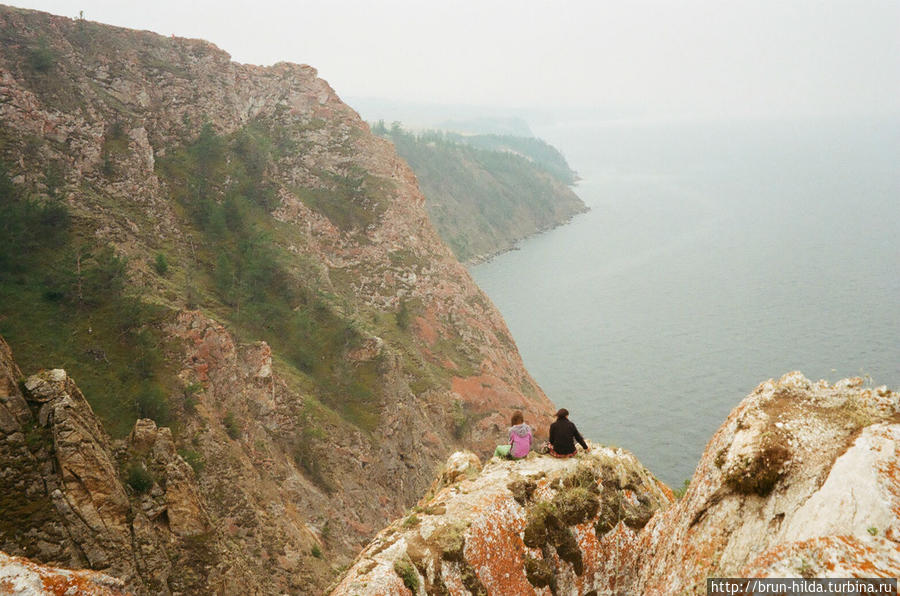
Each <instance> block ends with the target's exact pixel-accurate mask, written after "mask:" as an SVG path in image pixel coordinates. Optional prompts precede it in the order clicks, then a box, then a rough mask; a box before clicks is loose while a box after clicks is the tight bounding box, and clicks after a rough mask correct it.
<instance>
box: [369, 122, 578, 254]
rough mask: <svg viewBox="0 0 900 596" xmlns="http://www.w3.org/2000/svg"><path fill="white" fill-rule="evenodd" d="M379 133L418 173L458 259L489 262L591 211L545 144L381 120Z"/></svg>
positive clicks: (572, 177) (436, 220)
mask: <svg viewBox="0 0 900 596" xmlns="http://www.w3.org/2000/svg"><path fill="white" fill-rule="evenodd" d="M373 131H374V132H375V133H376V134H379V135H381V136H384V137H385V138H387V139H390V140H391V142H393V143H394V146H395V147H396V148H397V153H398V154H399V155H400V157H402V158H403V159H404V160H406V162H407V163H409V165H410V167H412V169H413V171H414V172H415V174H416V177H417V179H418V182H419V186H420V187H421V188H422V192H423V193H424V194H425V208H426V210H427V211H428V216H429V218H430V219H431V222H432V223H433V224H434V226H435V228H436V229H437V231H438V233H439V234H440V235H441V238H443V240H444V242H446V243H447V245H448V246H449V247H450V248H451V249H452V250H453V254H455V255H456V257H457V258H458V259H459V260H460V261H467V262H470V263H475V262H479V261H483V260H484V259H487V258H490V257H491V256H494V255H496V254H497V253H501V252H504V251H507V250H510V249H512V248H514V247H515V246H516V244H517V243H518V242H519V241H520V240H522V239H524V238H526V237H528V236H531V235H533V234H536V233H538V232H542V231H545V230H548V229H550V228H553V227H556V226H559V225H562V224H564V223H566V222H568V221H569V220H571V219H572V217H574V216H575V215H577V214H579V213H583V212H585V211H587V207H586V206H585V204H584V203H583V202H582V201H581V199H580V198H578V196H577V195H576V194H575V193H574V192H573V191H572V189H571V188H570V185H571V184H574V182H575V181H576V180H577V174H576V173H575V172H574V171H572V170H571V168H569V164H568V163H566V160H565V158H563V156H562V154H561V153H559V151H557V150H556V149H555V148H554V147H552V146H550V145H548V144H547V143H545V142H543V141H541V140H540V139H536V138H533V137H532V138H523V137H513V136H500V135H466V136H463V135H459V134H454V133H448V132H442V131H427V132H423V133H420V134H415V133H411V132H408V131H405V130H403V129H402V128H400V127H399V126H396V125H395V126H392V127H391V128H390V129H388V128H386V127H385V126H384V123H382V122H378V123H376V124H375V126H374V127H373Z"/></svg>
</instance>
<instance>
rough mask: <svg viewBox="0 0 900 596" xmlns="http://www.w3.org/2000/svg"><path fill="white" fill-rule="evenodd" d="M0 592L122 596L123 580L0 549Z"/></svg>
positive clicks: (14, 595)
mask: <svg viewBox="0 0 900 596" xmlns="http://www.w3.org/2000/svg"><path fill="white" fill-rule="evenodd" d="M0 594H3V595H4V596H34V595H36V594H37V595H41V594H46V595H47V596H87V595H88V594H90V595H91V596H124V595H125V594H126V592H125V582H123V581H122V580H120V579H116V578H113V577H109V576H108V575H104V574H102V573H98V572H96V571H70V570H68V569H58V568H56V567H49V566H47V565H39V564H37V563H34V562H32V561H29V560H28V559H24V558H22V557H11V556H9V555H7V554H6V553H2V552H0Z"/></svg>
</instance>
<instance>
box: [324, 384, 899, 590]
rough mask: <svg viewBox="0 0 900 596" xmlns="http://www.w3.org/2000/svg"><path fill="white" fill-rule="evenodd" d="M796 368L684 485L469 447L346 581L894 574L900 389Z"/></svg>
mask: <svg viewBox="0 0 900 596" xmlns="http://www.w3.org/2000/svg"><path fill="white" fill-rule="evenodd" d="M862 385H863V382H862V380H861V379H847V380H843V381H840V382H838V383H836V384H835V385H828V384H827V383H825V382H823V381H820V382H818V383H812V382H810V381H809V380H807V379H806V378H804V377H803V376H802V375H801V374H800V373H790V374H788V375H785V376H784V377H782V378H781V379H779V380H777V381H774V380H770V381H767V382H765V383H763V384H761V385H760V386H759V387H757V389H756V390H755V391H754V392H753V393H752V394H751V395H749V396H748V397H747V398H746V399H744V400H743V402H741V404H740V405H739V406H738V407H737V408H735V409H734V410H733V411H732V412H731V414H730V415H729V417H728V419H727V420H726V421H725V423H724V424H723V426H722V427H721V428H720V429H719V431H718V432H717V433H716V434H715V436H714V437H713V438H712V440H711V441H710V442H709V444H708V445H707V448H706V451H705V453H704V455H703V458H702V459H701V461H700V463H699V465H698V466H697V471H696V472H695V474H694V477H693V478H692V479H691V483H690V487H689V488H688V490H687V491H686V493H685V494H684V496H683V497H682V498H680V499H677V500H676V499H674V498H673V496H672V493H671V491H669V490H668V489H667V488H666V487H665V486H663V485H662V484H660V483H659V482H658V481H657V480H655V479H654V478H653V476H652V475H651V474H650V473H649V472H648V471H647V470H646V469H644V468H643V466H641V464H640V463H639V462H638V461H637V460H636V459H635V458H634V457H633V456H632V455H630V454H628V453H627V452H624V451H622V450H620V449H611V448H604V447H599V446H594V448H593V449H592V450H591V452H590V453H587V454H582V455H580V456H579V457H577V458H576V459H573V460H563V461H560V460H556V459H553V458H550V457H548V456H538V455H535V454H532V455H530V456H529V457H528V458H527V459H525V460H523V461H516V462H509V461H498V460H496V459H492V460H490V461H489V462H488V463H486V464H485V466H484V468H483V469H482V468H480V465H479V463H478V458H476V457H475V456H474V455H472V454H465V453H457V454H454V455H453V456H451V458H450V459H449V460H448V462H447V464H446V467H445V471H444V473H443V475H442V476H441V477H440V478H439V479H438V481H437V482H436V483H435V485H434V486H433V487H432V492H431V493H430V494H429V495H428V496H426V497H425V498H424V499H423V500H422V501H421V502H420V503H419V505H418V506H417V507H416V508H414V509H413V510H411V511H410V512H409V513H408V515H407V516H406V517H404V518H400V519H398V520H397V521H395V522H394V523H393V524H392V525H391V526H389V527H388V528H387V529H385V530H384V531H382V532H381V533H380V534H379V535H378V536H377V537H376V538H375V540H373V542H372V543H371V544H370V545H369V546H368V547H367V548H366V549H365V550H364V551H363V552H362V553H361V554H360V556H359V557H358V558H357V560H356V562H355V563H354V565H353V566H352V567H351V568H350V570H349V571H348V572H347V573H346V575H345V576H344V577H343V578H342V580H341V582H340V583H339V585H338V586H337V587H336V589H335V590H334V592H333V595H334V596H342V595H350V594H381V595H386V594H398V595H399V594H409V593H414V594H582V595H586V594H705V593H706V578H707V577H897V576H898V574H900V537H898V536H900V535H898V523H900V483H898V480H897V478H898V473H900V449H898V446H900V443H898V438H900V396H898V394H896V393H893V392H891V391H889V390H888V389H887V388H885V387H880V388H864V387H863V386H862Z"/></svg>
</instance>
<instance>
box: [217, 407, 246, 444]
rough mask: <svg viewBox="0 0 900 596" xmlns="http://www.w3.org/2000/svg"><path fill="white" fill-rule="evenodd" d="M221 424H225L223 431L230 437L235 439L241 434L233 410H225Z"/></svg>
mask: <svg viewBox="0 0 900 596" xmlns="http://www.w3.org/2000/svg"><path fill="white" fill-rule="evenodd" d="M222 424H223V425H224V426H225V432H226V433H227V434H228V436H229V437H231V438H232V439H237V438H239V437H240V436H241V432H242V431H243V429H242V428H241V423H240V422H238V421H237V418H235V417H234V413H233V412H227V413H226V414H225V418H224V419H223V420H222Z"/></svg>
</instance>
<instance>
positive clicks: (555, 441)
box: [550, 408, 590, 455]
mask: <svg viewBox="0 0 900 596" xmlns="http://www.w3.org/2000/svg"><path fill="white" fill-rule="evenodd" d="M568 416H569V411H568V410H566V409H565V408H563V409H561V410H559V411H558V412H557V413H556V422H554V423H553V424H551V425H550V446H551V448H552V453H553V454H555V455H573V454H574V453H575V441H578V443H579V444H580V445H581V446H582V447H583V448H584V450H585V451H590V449H589V448H588V446H587V443H585V441H584V438H583V437H582V436H581V433H579V432H578V429H577V428H576V427H575V424H573V423H572V422H571V421H570V420H569V418H568Z"/></svg>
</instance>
